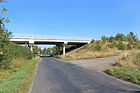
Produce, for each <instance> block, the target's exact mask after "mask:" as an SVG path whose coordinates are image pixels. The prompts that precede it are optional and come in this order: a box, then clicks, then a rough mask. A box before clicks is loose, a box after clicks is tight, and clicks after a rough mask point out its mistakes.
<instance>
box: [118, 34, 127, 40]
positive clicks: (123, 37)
mask: <svg viewBox="0 0 140 93" xmlns="http://www.w3.org/2000/svg"><path fill="white" fill-rule="evenodd" d="M115 40H117V41H126V36H125V35H124V34H120V33H118V34H116V36H115Z"/></svg>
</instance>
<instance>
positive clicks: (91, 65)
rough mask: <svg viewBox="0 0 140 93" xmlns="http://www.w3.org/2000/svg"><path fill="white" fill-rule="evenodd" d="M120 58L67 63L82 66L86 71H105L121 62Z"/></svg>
mask: <svg viewBox="0 0 140 93" xmlns="http://www.w3.org/2000/svg"><path fill="white" fill-rule="evenodd" d="M119 58H120V57H119V56H113V57H107V58H96V59H86V60H71V61H65V62H68V63H71V64H75V65H78V66H81V67H83V68H86V69H90V70H96V71H101V72H102V71H104V70H105V69H106V68H107V67H108V66H110V65H111V64H112V63H114V62H116V61H117V60H119Z"/></svg>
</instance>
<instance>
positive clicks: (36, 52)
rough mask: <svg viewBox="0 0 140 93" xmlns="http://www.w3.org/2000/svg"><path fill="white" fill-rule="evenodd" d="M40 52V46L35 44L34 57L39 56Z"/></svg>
mask: <svg viewBox="0 0 140 93" xmlns="http://www.w3.org/2000/svg"><path fill="white" fill-rule="evenodd" d="M38 53H39V48H38V46H33V54H34V57H37V56H38Z"/></svg>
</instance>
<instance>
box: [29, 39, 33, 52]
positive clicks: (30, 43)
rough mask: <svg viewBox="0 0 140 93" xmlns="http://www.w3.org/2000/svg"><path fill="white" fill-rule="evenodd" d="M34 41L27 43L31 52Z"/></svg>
mask: <svg viewBox="0 0 140 93" xmlns="http://www.w3.org/2000/svg"><path fill="white" fill-rule="evenodd" d="M33 46H34V41H29V49H30V50H31V52H33Z"/></svg>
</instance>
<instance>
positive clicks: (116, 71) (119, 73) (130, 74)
mask: <svg viewBox="0 0 140 93" xmlns="http://www.w3.org/2000/svg"><path fill="white" fill-rule="evenodd" d="M105 72H106V73H107V74H109V75H112V76H115V77H117V78H120V79H123V80H126V81H130V82H133V83H136V84H138V85H140V71H138V70H134V69H129V68H124V67H110V68H108V69H106V71H105Z"/></svg>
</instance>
